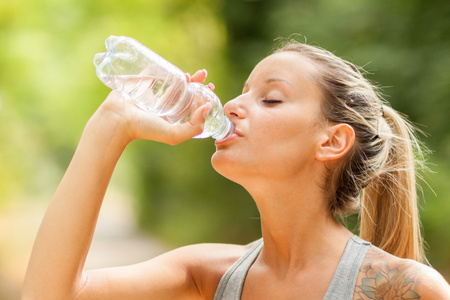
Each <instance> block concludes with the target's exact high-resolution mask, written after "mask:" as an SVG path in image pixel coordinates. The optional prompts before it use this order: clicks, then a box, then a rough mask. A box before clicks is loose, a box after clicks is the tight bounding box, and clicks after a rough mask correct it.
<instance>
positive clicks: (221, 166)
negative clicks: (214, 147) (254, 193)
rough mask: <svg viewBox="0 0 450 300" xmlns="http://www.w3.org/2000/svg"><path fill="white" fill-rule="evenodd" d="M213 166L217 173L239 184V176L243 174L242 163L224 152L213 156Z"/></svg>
mask: <svg viewBox="0 0 450 300" xmlns="http://www.w3.org/2000/svg"><path fill="white" fill-rule="evenodd" d="M211 164H212V166H213V168H214V170H216V172H217V173H219V174H220V175H222V176H223V177H225V178H227V179H229V180H231V181H234V182H237V179H238V177H239V176H238V175H239V174H240V173H242V170H241V169H242V163H239V162H238V160H236V159H233V158H231V157H229V156H228V155H226V154H225V153H224V152H223V151H216V152H215V153H214V154H213V156H212V157H211Z"/></svg>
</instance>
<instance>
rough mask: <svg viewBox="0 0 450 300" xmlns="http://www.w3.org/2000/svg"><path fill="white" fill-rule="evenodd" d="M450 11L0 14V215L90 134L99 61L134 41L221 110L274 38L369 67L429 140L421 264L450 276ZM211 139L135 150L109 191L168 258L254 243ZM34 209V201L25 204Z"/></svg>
mask: <svg viewBox="0 0 450 300" xmlns="http://www.w3.org/2000/svg"><path fill="white" fill-rule="evenodd" d="M449 15H450V2H448V1H437V0H431V1H430V0H428V1H425V0H408V1H406V0H392V1H371V0H360V1H351V0H340V1H335V0H315V1H312V0H302V1H298V0H259V1H258V0H253V1H243V0H230V1H225V0H217V1H207V0H190V1H185V0H165V1H143V0H128V1H118V0H109V1H106V0H97V1H90V0H77V1H75V0H35V1H26V0H9V1H2V2H0V128H1V130H0V144H1V147H0V208H1V207H2V206H5V205H8V203H11V202H13V201H19V200H18V199H36V198H40V197H46V196H48V194H49V193H51V191H52V190H53V189H54V188H55V185H56V183H57V182H58V181H59V178H60V177H61V175H62V172H63V170H64V169H65V167H66V166H67V164H68V163H69V161H70V158H71V155H72V153H73V151H74V148H75V146H76V143H77V141H78V139H79V137H80V134H81V132H82V130H83V127H84V124H85V122H86V121H87V120H88V118H89V116H90V115H91V114H92V113H93V112H94V110H95V109H96V107H97V106H98V105H99V104H100V102H101V100H102V99H103V98H104V97H105V96H106V94H107V93H108V89H107V88H106V87H104V86H103V85H102V84H101V83H100V82H99V80H98V79H97V78H96V76H95V72H94V67H93V64H92V58H93V55H94V54H95V53H96V52H102V51H103V50H104V46H103V41H104V40H105V39H106V38H107V37H108V36H109V35H127V36H132V37H134V38H136V39H138V40H139V41H141V42H142V43H144V44H145V45H147V46H148V47H150V48H152V49H153V50H154V51H156V52H157V53H159V54H161V55H162V56H164V57H165V58H167V59H168V60H169V61H172V62H173V63H174V64H176V65H178V66H179V67H180V68H182V69H183V70H185V71H186V72H190V73H193V72H195V70H197V69H202V68H206V69H208V71H209V74H210V76H209V78H208V80H209V81H212V82H214V83H215V85H216V93H217V94H218V96H219V97H220V98H221V99H223V100H224V102H225V101H226V100H228V99H232V98H233V97H235V96H236V95H238V94H239V93H240V90H241V89H242V84H243V82H244V81H245V79H246V78H247V76H248V74H249V73H250V71H251V69H252V68H253V66H254V65H255V64H256V63H257V62H258V61H260V60H261V59H262V58H263V57H264V56H266V55H267V54H269V53H270V51H271V49H272V48H273V45H274V39H276V38H277V37H280V36H281V37H289V36H290V35H291V34H293V33H297V34H299V35H298V36H297V39H300V40H306V41H307V42H308V43H311V44H314V45H319V46H321V47H324V48H326V49H329V50H331V51H333V52H335V53H336V54H337V55H338V56H341V57H344V58H347V59H349V60H350V61H352V62H354V63H355V64H357V65H363V66H365V68H366V70H368V71H369V72H370V73H371V74H370V76H369V78H370V79H371V80H373V81H375V82H378V83H380V85H382V86H384V87H385V88H384V92H385V94H386V98H387V100H389V101H390V102H391V103H392V106H393V107H394V108H396V109H398V110H400V111H402V112H404V113H406V114H407V115H409V116H410V117H411V120H412V121H413V122H415V123H418V124H421V125H420V128H421V129H422V130H424V131H425V132H427V133H428V135H429V136H428V137H423V140H424V141H425V143H426V145H427V146H428V147H430V148H431V149H432V150H434V151H435V153H434V155H433V156H432V157H431V159H430V163H432V164H433V165H431V169H432V170H433V171H435V172H436V173H432V174H429V175H428V176H426V180H427V182H428V183H429V185H430V186H431V188H432V189H433V190H434V191H435V192H436V194H437V196H435V195H434V194H433V192H432V190H431V189H430V188H429V187H428V186H427V185H423V187H424V195H425V199H426V201H421V206H422V217H423V218H422V219H423V224H424V228H425V229H424V232H425V238H426V240H427V242H428V244H429V259H430V261H431V263H432V264H433V265H434V266H435V267H436V268H437V269H438V270H440V271H441V272H446V273H447V274H449V273H450V270H449V266H450V256H449V255H448V251H449V249H450V236H449V234H448V228H450V219H449V218H448V217H447V216H446V215H447V214H448V212H450V202H449V201H448V200H447V197H448V195H450V188H449V187H448V184H447V182H448V181H449V179H450V172H449V166H450V162H449V161H448V160H447V158H448V156H449V153H450V134H449V131H448V129H447V128H449V126H450V118H449V117H448V114H449V111H450V102H449V101H448V99H449V96H450V85H449V82H450V57H449V56H448V53H449V52H450V39H449V37H450V19H449V18H448V16H449ZM213 151H214V146H213V143H212V140H211V139H208V140H191V141H187V142H185V143H183V144H182V145H180V146H177V147H170V146H166V145H162V144H158V143H149V142H143V141H138V142H135V143H133V144H131V145H130V147H129V148H128V149H127V150H126V152H125V154H124V157H123V159H122V161H121V163H120V165H119V170H118V171H119V172H118V174H116V175H115V184H117V185H119V186H121V187H122V188H124V189H125V188H126V189H128V190H129V191H130V193H132V194H134V197H135V199H136V201H135V202H134V203H133V205H135V207H136V212H137V215H138V217H139V220H140V224H141V225H142V227H143V228H147V229H149V230H151V231H152V232H155V233H157V234H159V235H160V236H163V237H164V238H165V239H167V240H168V241H170V242H171V243H173V244H175V245H181V244H186V243H192V242H202V241H215V242H224V241H225V242H237V243H245V242H248V241H250V240H251V239H256V238H257V237H258V235H259V234H260V233H259V221H258V212H257V210H256V207H255V206H254V204H253V202H252V201H251V199H250V197H249V196H248V194H247V193H246V192H245V191H244V190H243V189H242V188H241V187H240V186H237V185H236V184H234V183H231V182H229V181H228V180H226V179H224V178H222V177H221V176H219V175H218V174H216V173H215V172H214V170H213V169H212V167H211V165H210V162H209V158H210V156H211V154H212V153H213ZM26 201H30V200H26ZM446 268H447V269H446Z"/></svg>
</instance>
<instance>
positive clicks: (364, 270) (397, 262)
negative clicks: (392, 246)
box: [353, 246, 450, 300]
mask: <svg viewBox="0 0 450 300" xmlns="http://www.w3.org/2000/svg"><path fill="white" fill-rule="evenodd" d="M353 299H358V300H359V299H363V300H366V299H450V287H449V285H448V283H447V282H446V281H445V279H444V278H443V277H442V275H441V274H439V273H438V272H437V271H436V270H434V269H433V268H431V267H428V266H426V265H424V264H421V263H419V262H417V261H414V260H410V259H401V258H398V257H396V256H393V255H391V254H389V253H387V252H385V251H383V250H381V249H379V248H377V247H375V246H371V247H370V248H369V251H368V252H367V255H366V257H365V259H364V261H363V264H362V265H361V269H360V270H359V274H358V279H357V281H356V287H355V293H354V297H353Z"/></svg>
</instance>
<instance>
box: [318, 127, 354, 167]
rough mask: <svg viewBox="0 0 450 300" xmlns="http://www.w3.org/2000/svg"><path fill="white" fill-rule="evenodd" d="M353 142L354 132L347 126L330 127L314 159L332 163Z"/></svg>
mask: <svg viewBox="0 0 450 300" xmlns="http://www.w3.org/2000/svg"><path fill="white" fill-rule="evenodd" d="M354 142H355V130H354V129H353V127H351V126H350V125H348V124H345V123H341V124H336V125H333V126H330V127H329V128H328V132H327V135H326V136H324V139H323V141H322V143H321V144H320V145H319V147H318V149H317V151H316V159H318V160H320V161H332V160H336V159H339V158H341V157H343V156H344V155H345V154H347V152H348V151H349V150H350V149H351V148H352V146H353V143H354Z"/></svg>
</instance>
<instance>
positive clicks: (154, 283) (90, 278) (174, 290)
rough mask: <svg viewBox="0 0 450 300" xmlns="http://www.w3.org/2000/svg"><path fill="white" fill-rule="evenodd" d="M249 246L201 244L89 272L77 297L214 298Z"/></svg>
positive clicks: (85, 275)
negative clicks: (219, 286)
mask: <svg viewBox="0 0 450 300" xmlns="http://www.w3.org/2000/svg"><path fill="white" fill-rule="evenodd" d="M249 247H250V246H249V245H247V246H237V245H226V244H199V245H191V246H186V247H182V248H179V249H176V250H173V251H170V252H167V253H165V254H162V255H160V256H158V257H155V258H153V259H151V260H149V261H146V262H143V263H139V264H136V265H131V266H126V267H117V268H108V269H100V270H93V271H85V272H84V273H83V276H84V278H83V280H81V286H80V288H79V292H78V295H77V297H76V299H79V300H84V299H89V300H90V299H108V300H114V299H127V300H133V299H158V300H164V299H170V300H173V299H186V300H187V299H212V298H213V297H214V293H215V290H216V288H217V285H218V284H219V281H220V279H221V277H222V275H223V274H224V273H225V271H226V270H227V269H228V268H229V267H230V266H231V265H232V264H233V263H234V262H235V261H236V260H237V259H238V258H239V257H241V256H242V255H243V254H244V253H245V252H246V251H247V250H248V249H249Z"/></svg>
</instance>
